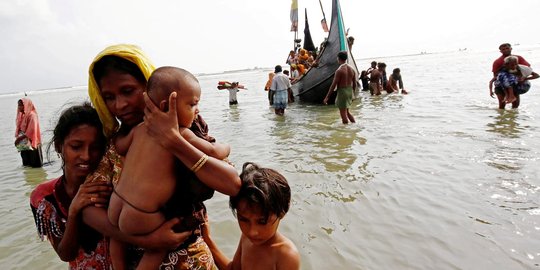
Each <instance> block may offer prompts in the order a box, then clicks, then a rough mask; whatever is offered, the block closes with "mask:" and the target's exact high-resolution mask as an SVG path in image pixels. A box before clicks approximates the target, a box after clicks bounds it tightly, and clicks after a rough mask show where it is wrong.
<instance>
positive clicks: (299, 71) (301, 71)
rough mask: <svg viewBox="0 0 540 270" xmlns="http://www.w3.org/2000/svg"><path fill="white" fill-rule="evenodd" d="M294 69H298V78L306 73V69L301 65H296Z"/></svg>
mask: <svg viewBox="0 0 540 270" xmlns="http://www.w3.org/2000/svg"><path fill="white" fill-rule="evenodd" d="M296 68H297V69H298V74H300V77H302V75H304V74H305V73H306V67H305V66H304V65H302V64H296Z"/></svg>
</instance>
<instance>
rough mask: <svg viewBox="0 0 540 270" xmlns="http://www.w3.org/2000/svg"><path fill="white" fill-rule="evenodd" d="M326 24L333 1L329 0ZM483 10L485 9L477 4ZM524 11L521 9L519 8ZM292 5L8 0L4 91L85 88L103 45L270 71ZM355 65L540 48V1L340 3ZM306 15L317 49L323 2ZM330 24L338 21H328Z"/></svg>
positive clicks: (194, 63)
mask: <svg viewBox="0 0 540 270" xmlns="http://www.w3.org/2000/svg"><path fill="white" fill-rule="evenodd" d="M322 2H323V7H324V10H325V13H326V15H327V17H330V13H331V1H330V0H322ZM477 2H478V3H477ZM518 4H519V6H518ZM290 5H291V1H290V0H198V1H182V0H153V1H149V0H146V1H142V0H114V1H113V0H92V1H76V0H0V35H1V36H2V42H0V61H1V63H2V65H1V69H2V70H1V72H0V74H1V82H0V93H8V92H18V91H27V90H36V89H44V88H55V87H64V86H73V85H86V80H87V67H88V65H89V64H90V62H91V60H92V59H93V57H94V56H95V55H96V54H97V53H98V52H99V51H101V50H102V49H103V48H104V47H106V46H108V45H111V44H116V43H132V44H137V45H139V46H141V47H142V48H143V50H144V51H146V52H147V54H148V55H149V56H150V57H151V58H152V59H153V61H154V63H155V64H156V65H157V66H162V65H175V66H180V67H183V68H186V69H188V70H190V71H192V72H193V73H211V72H220V71H223V70H233V69H243V68H253V67H272V66H274V65H276V64H283V62H284V60H285V58H286V56H287V52H288V51H289V50H290V49H291V48H292V39H293V33H292V32H289V29H290V21H289V11H290ZM341 7H342V11H343V16H344V20H345V27H346V28H350V32H349V34H350V35H352V36H354V37H355V39H356V42H355V45H354V47H353V54H354V56H355V58H369V57H376V56H388V55H400V54H414V53H419V52H421V51H427V52H437V51H447V50H458V49H459V48H468V49H470V50H493V51H494V57H496V56H497V55H498V50H497V47H498V45H499V44H500V43H503V42H510V43H512V44H515V43H520V44H531V45H538V46H540V35H538V31H537V30H536V28H537V27H538V26H539V25H540V17H539V16H538V15H537V13H538V11H539V10H540V1H538V0H521V1H519V2H516V3H514V2H511V1H508V0H504V1H503V0H491V1H488V2H485V1H474V0H452V1H432V0H408V1H402V0H380V1H361V0H341ZM304 8H307V10H308V16H309V20H310V21H309V22H310V28H311V32H312V35H313V39H314V42H315V44H319V43H320V42H321V41H322V39H323V38H324V36H325V34H324V33H323V32H322V29H321V27H320V23H319V22H320V20H321V19H322V13H321V10H320V7H319V2H318V0H299V13H300V31H302V30H303V27H304V26H303V20H304V15H303V14H304ZM327 19H328V20H330V18H327Z"/></svg>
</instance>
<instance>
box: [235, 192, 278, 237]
mask: <svg viewBox="0 0 540 270" xmlns="http://www.w3.org/2000/svg"><path fill="white" fill-rule="evenodd" d="M236 217H237V219H238V225H240V230H241V231H242V234H243V235H244V236H245V237H247V238H248V239H249V241H250V242H251V243H252V244H254V245H263V244H266V243H270V242H271V241H272V239H274V236H275V235H276V232H277V228H278V226H279V222H280V220H281V219H280V218H278V217H277V216H276V214H271V215H270V216H269V217H268V220H266V218H265V216H264V214H263V213H262V211H261V209H260V208H259V207H257V206H251V205H249V204H248V203H247V202H246V200H240V201H239V202H238V207H237V208H236Z"/></svg>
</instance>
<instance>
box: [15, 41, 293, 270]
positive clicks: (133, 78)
mask: <svg viewBox="0 0 540 270" xmlns="http://www.w3.org/2000/svg"><path fill="white" fill-rule="evenodd" d="M88 93H89V97H90V100H91V104H89V103H84V104H81V105H75V106H71V107H69V108H67V109H65V110H64V111H63V112H62V113H61V115H60V117H59V119H58V121H57V124H56V126H55V128H54V133H53V138H52V142H51V144H50V145H49V146H52V147H54V150H55V151H56V152H57V153H58V154H59V156H60V158H61V160H62V175H61V176H59V177H58V178H55V179H52V180H49V181H46V182H43V183H41V184H39V185H38V186H37V187H36V188H35V189H34V191H33V192H32V194H31V195H30V206H31V209H32V212H33V214H34V219H35V222H36V227H37V230H38V233H39V235H40V236H41V237H42V239H43V238H47V239H48V240H49V242H50V243H51V245H52V246H53V248H54V250H55V251H56V253H57V254H58V256H59V257H60V259H61V260H63V261H66V262H69V268H70V269H111V268H112V269H115V270H116V269H216V268H219V269H299V267H300V266H299V265H300V257H299V253H298V250H297V248H296V247H295V245H294V243H293V242H292V241H291V240H289V239H288V238H287V237H286V236H284V235H283V234H281V233H280V232H278V226H279V223H280V221H281V219H282V218H283V217H284V216H285V214H286V213H287V212H288V210H289V206H290V200H291V190H290V187H289V185H288V183H287V180H286V179H285V177H284V176H283V175H282V174H280V173H279V172H277V171H275V170H273V169H269V168H263V167H260V166H259V165H257V164H256V163H253V162H246V163H244V164H243V166H242V172H241V173H240V175H239V174H238V173H237V170H236V169H235V168H234V166H232V165H231V163H230V162H228V160H227V157H228V156H229V154H230V151H231V149H230V146H229V145H228V144H225V143H218V142H216V139H215V138H213V137H211V136H210V135H209V134H208V125H207V124H206V122H205V121H204V119H203V118H202V116H201V115H200V112H199V109H198V103H199V101H200V98H201V96H200V93H201V89H200V85H199V82H198V80H197V79H196V78H195V76H193V75H192V74H191V73H190V72H188V71H186V70H184V69H181V68H177V67H160V68H158V69H155V68H154V66H153V65H152V63H151V62H150V60H149V59H148V58H147V57H146V56H145V54H144V53H143V52H142V51H141V50H140V48H138V47H137V46H133V45H124V44H120V45H114V46H110V47H107V48H106V49H105V50H103V51H102V52H101V53H99V54H98V55H97V56H96V58H95V59H94V61H93V62H92V64H91V65H90V68H89V83H88ZM21 100H22V101H21V102H22V105H21V102H19V105H18V112H21V113H22V112H25V113H26V112H27V111H32V109H30V107H28V108H27V107H25V106H26V105H27V103H28V102H27V101H25V100H24V99H21ZM31 108H33V107H31ZM29 115H30V114H28V115H22V116H21V117H19V116H18V117H17V119H18V120H17V134H16V136H17V140H16V144H17V143H19V144H20V142H21V141H22V140H24V139H29V140H30V142H32V140H33V139H34V137H35V136H34V133H32V132H30V131H28V128H26V126H28V125H29V124H30V123H31V121H32V120H31V119H30V120H25V119H26V118H30V116H29ZM19 118H21V120H20V121H19ZM19 122H21V123H20V124H19ZM20 130H22V131H23V132H24V134H25V135H21V134H20V132H19V131H20ZM34 130H35V127H34ZM38 133H39V127H38ZM49 148H50V147H49ZM215 190H217V191H218V192H220V193H223V194H225V195H228V196H230V207H231V209H232V210H233V213H234V215H235V216H236V218H237V220H238V224H239V227H240V230H241V232H242V235H241V238H240V240H239V243H238V249H237V251H236V253H235V255H234V258H232V260H231V259H229V258H227V256H225V255H224V254H223V253H222V252H221V251H220V249H219V248H218V246H217V245H216V243H215V242H214V241H213V239H212V237H211V235H210V230H209V221H208V216H207V212H206V207H205V205H204V201H205V200H208V199H210V198H211V197H212V196H213V194H214V191H215Z"/></svg>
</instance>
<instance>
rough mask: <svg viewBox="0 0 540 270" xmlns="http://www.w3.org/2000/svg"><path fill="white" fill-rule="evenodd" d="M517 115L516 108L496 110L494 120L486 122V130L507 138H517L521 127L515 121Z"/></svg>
mask: <svg viewBox="0 0 540 270" xmlns="http://www.w3.org/2000/svg"><path fill="white" fill-rule="evenodd" d="M517 116H518V110H497V115H496V116H494V120H495V121H494V122H493V123H488V124H487V127H488V128H487V129H486V131H488V132H496V133H499V134H501V135H502V136H504V137H508V138H518V137H519V134H520V133H521V129H522V128H521V127H520V125H519V123H517V121H516V119H517Z"/></svg>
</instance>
